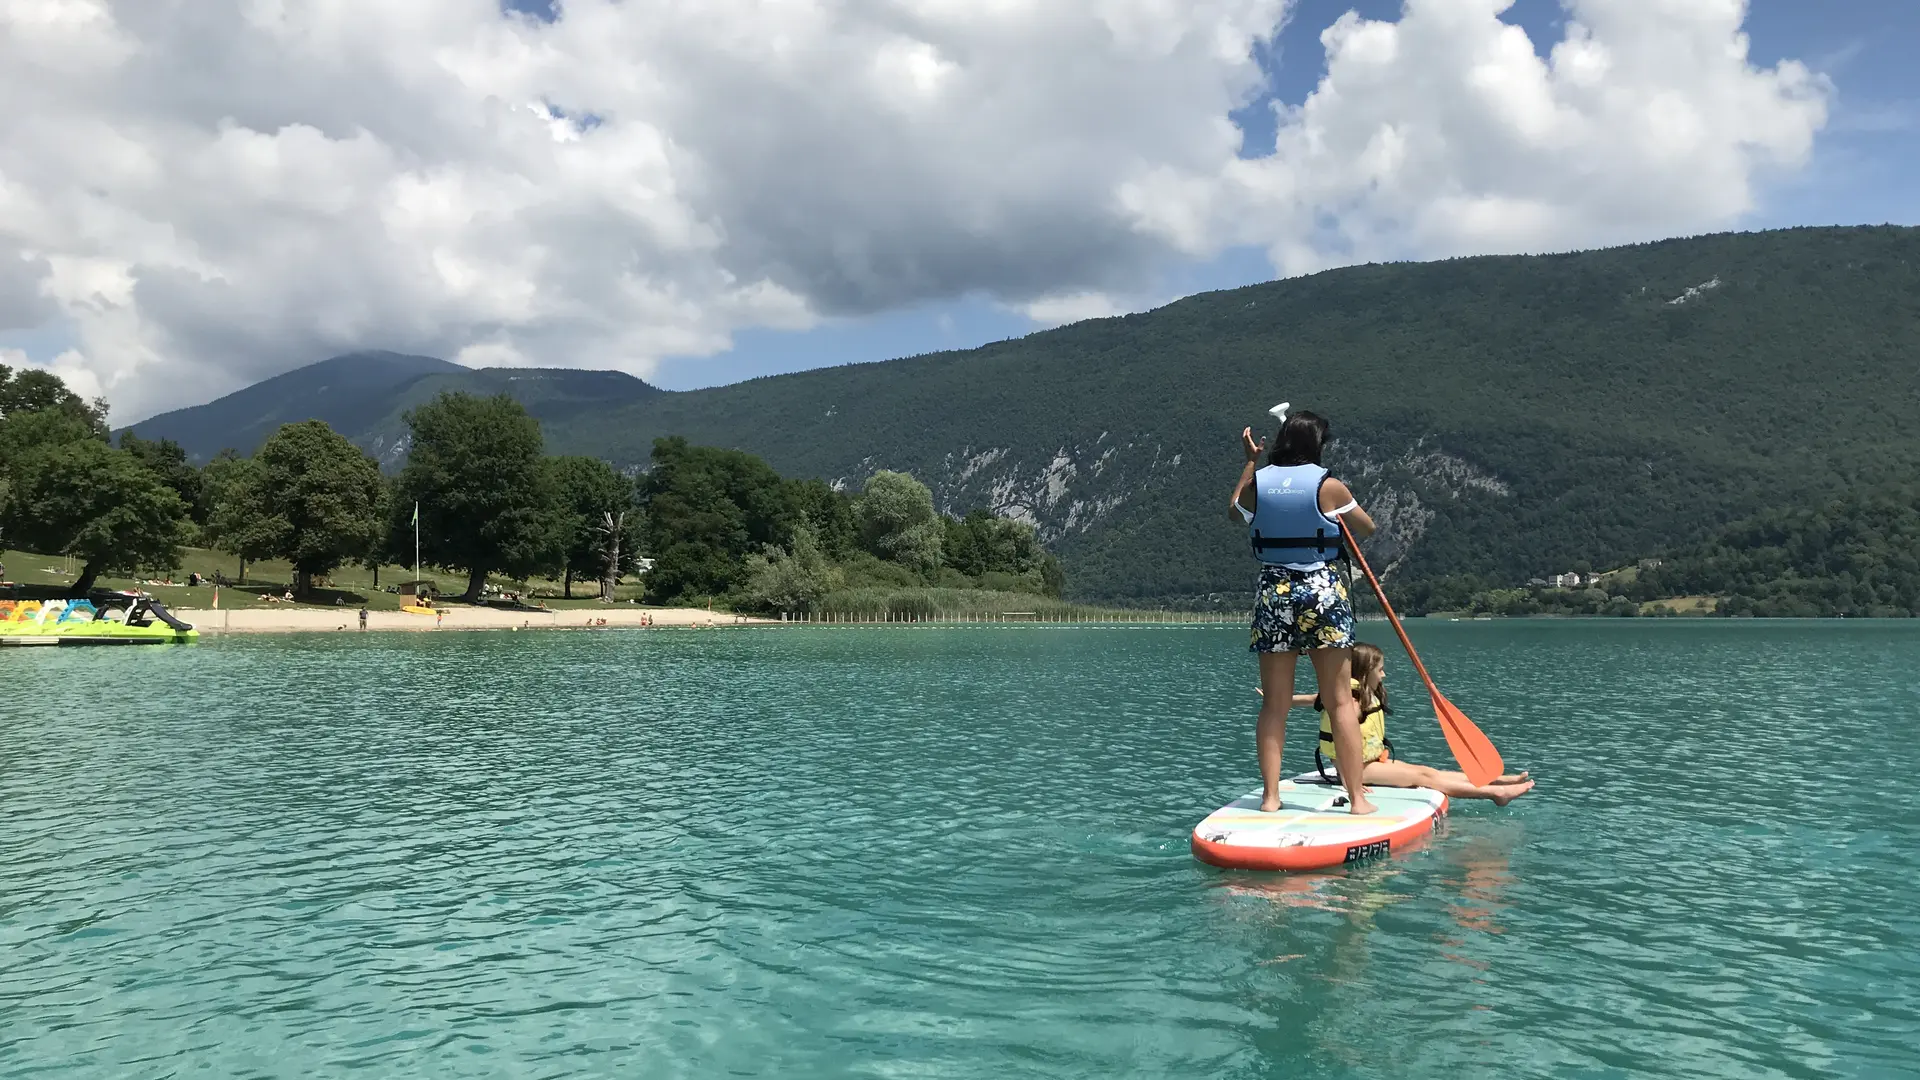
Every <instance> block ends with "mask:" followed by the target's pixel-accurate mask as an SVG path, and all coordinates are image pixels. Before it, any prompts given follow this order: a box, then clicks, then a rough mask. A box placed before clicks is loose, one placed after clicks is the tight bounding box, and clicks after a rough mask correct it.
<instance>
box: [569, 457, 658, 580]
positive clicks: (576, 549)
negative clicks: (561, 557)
mask: <svg viewBox="0 0 1920 1080" xmlns="http://www.w3.org/2000/svg"><path fill="white" fill-rule="evenodd" d="M547 470H548V474H549V475H548V479H547V483H548V484H549V485H551V486H552V488H553V489H554V491H555V492H556V494H557V496H558V498H559V502H560V509H561V513H562V515H563V516H564V524H563V525H562V529H563V531H564V532H565V536H566V539H565V544H566V564H565V566H564V568H563V572H564V575H565V581H564V583H563V585H562V589H563V591H564V592H565V594H566V596H567V598H568V599H572V598H573V579H574V578H575V577H579V578H582V579H584V580H589V581H601V580H603V579H605V578H606V577H607V576H608V565H607V561H608V554H609V553H610V552H618V559H617V560H616V562H617V565H615V566H614V567H613V576H614V577H616V578H617V577H619V576H620V575H623V574H626V573H629V572H631V571H632V570H633V567H634V561H635V559H637V558H638V557H639V539H640V537H639V534H640V515H639V514H637V513H635V512H634V510H635V506H636V504H635V501H634V486H633V482H632V481H631V480H628V479H627V478H626V477H624V476H622V475H620V473H618V472H617V471H615V470H614V468H613V466H611V465H609V464H607V463H606V462H604V461H601V460H600V459H598V458H590V457H573V456H569V457H556V458H549V459H547ZM610 521H611V522H612V523H613V525H614V526H615V527H617V529H618V534H617V535H609V531H608V530H609V524H608V523H609V522H610ZM609 598H610V597H609Z"/></svg>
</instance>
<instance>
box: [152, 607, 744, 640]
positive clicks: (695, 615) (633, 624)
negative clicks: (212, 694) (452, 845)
mask: <svg viewBox="0 0 1920 1080" xmlns="http://www.w3.org/2000/svg"><path fill="white" fill-rule="evenodd" d="M174 615H175V616H177V617H178V618H180V619H181V620H182V621H184V622H188V623H191V624H193V627H194V629H196V630H199V631H200V632H201V633H202V634H209V635H211V634H276V633H299V632H303V631H339V630H350V631H358V629H359V626H360V609H359V608H355V607H338V608H312V607H307V608H302V607H284V608H274V607H268V608H240V609H226V608H219V609H207V608H201V609H180V608H176V609H174ZM649 622H651V625H652V626H654V627H657V628H676V627H677V628H681V629H685V628H688V627H724V626H753V625H766V624H767V623H776V624H777V623H778V622H779V620H778V619H758V618H753V617H750V616H746V615H734V614H732V613H730V612H724V611H708V610H706V609H705V608H635V607H619V606H612V607H608V608H606V609H604V610H593V609H585V608H580V609H568V610H564V611H505V610H502V609H499V608H474V607H461V606H450V607H446V608H442V609H441V617H436V616H435V615H416V614H413V613H412V612H406V611H370V612H368V613H367V629H368V630H369V631H373V630H393V631H435V630H442V631H445V630H555V629H568V628H571V629H576V630H585V629H589V628H593V629H602V628H604V629H613V628H616V627H621V628H628V629H633V628H641V627H646V626H647V625H648V624H649Z"/></svg>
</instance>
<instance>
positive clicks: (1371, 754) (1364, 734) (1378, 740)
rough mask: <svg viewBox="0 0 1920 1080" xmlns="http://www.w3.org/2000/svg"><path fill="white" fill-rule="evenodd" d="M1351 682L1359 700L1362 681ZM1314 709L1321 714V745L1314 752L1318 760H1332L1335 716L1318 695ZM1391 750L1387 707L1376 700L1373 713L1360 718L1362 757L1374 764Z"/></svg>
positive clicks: (1314, 702)
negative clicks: (1321, 702) (1322, 703)
mask: <svg viewBox="0 0 1920 1080" xmlns="http://www.w3.org/2000/svg"><path fill="white" fill-rule="evenodd" d="M1349 681H1350V682H1352V683H1353V696H1354V697H1355V698H1358V697H1359V696H1360V680H1359V679H1352V680H1349ZM1313 708H1314V711H1316V712H1318V713H1319V714H1320V745H1319V746H1318V747H1316V748H1315V750H1314V753H1315V755H1316V760H1318V758H1319V757H1325V758H1328V759H1330V760H1331V759H1332V758H1333V757H1334V752H1333V714H1332V713H1329V712H1327V710H1326V707H1325V706H1323V705H1321V704H1320V696H1319V695H1318V694H1315V695H1314V698H1313ZM1391 749H1393V744H1392V743H1390V742H1388V741H1387V707H1386V706H1385V705H1383V704H1381V703H1380V702H1379V701H1377V700H1376V701H1375V702H1374V703H1373V711H1371V712H1369V713H1367V714H1366V715H1365V716H1362V717H1361V718H1360V756H1361V759H1362V760H1364V761H1366V762H1367V763H1368V764H1372V763H1373V762H1376V761H1379V760H1380V759H1381V758H1383V757H1385V756H1386V753H1387V751H1388V750H1391Z"/></svg>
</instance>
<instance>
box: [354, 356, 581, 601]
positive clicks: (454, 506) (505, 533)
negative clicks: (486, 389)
mask: <svg viewBox="0 0 1920 1080" xmlns="http://www.w3.org/2000/svg"><path fill="white" fill-rule="evenodd" d="M406 421H407V424H408V426H409V427H410V428H411V429H412V431H413V442H412V446H411V449H410V450H409V451H408V456H407V464H406V467H405V468H403V469H402V470H401V472H400V484H399V492H398V494H399V496H400V498H399V499H398V500H397V502H396V504H395V506H394V507H393V515H394V516H393V524H394V527H393V529H392V532H391V535H392V537H393V546H406V547H409V548H410V547H411V543H410V541H411V540H412V537H413V529H412V525H411V515H412V513H413V507H414V505H415V503H416V502H417V503H418V505H419V507H420V552H421V557H422V559H423V560H424V561H426V562H428V563H431V564H432V565H434V566H439V567H445V568H447V569H449V570H464V571H465V572H466V574H467V591H466V594H465V599H466V600H467V601H468V602H469V603H473V602H477V601H478V600H479V599H480V594H481V590H482V588H483V587H484V586H485V585H486V581H487V575H488V574H489V573H493V572H495V571H499V572H502V573H505V574H507V575H509V576H511V577H514V578H526V577H529V576H531V575H533V574H537V573H541V572H543V571H548V570H558V569H559V568H560V565H561V563H562V562H563V561H564V560H565V557H566V550H565V542H566V532H565V519H564V516H563V514H562V510H561V507H560V504H559V500H558V498H557V497H556V492H554V490H553V489H552V487H551V486H550V485H549V484H548V483H547V470H546V468H545V466H544V465H543V463H542V458H541V450H542V439H541V435H540V423H539V421H537V420H535V419H534V418H533V417H531V416H529V415H527V411H526V408H525V407H524V406H522V405H521V404H520V403H519V402H517V401H515V400H513V399H512V398H511V397H508V396H507V395H505V394H497V395H495V396H493V397H488V398H480V397H475V396H473V395H471V394H465V393H442V394H441V395H440V396H438V397H436V398H435V399H434V400H433V401H431V402H429V403H427V404H425V405H422V406H420V407H419V408H417V409H413V410H411V411H409V412H408V413H407V414H406ZM411 555H412V552H411V551H410V550H409V551H408V552H407V555H406V560H405V561H411Z"/></svg>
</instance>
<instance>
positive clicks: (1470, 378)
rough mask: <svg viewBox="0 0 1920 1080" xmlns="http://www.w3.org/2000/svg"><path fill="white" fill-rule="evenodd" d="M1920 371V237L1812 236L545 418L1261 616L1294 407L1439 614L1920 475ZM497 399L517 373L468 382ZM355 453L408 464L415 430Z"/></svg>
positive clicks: (1884, 233) (1438, 283)
mask: <svg viewBox="0 0 1920 1080" xmlns="http://www.w3.org/2000/svg"><path fill="white" fill-rule="evenodd" d="M1916 359H1920V230H1915V229H1904V228H1856V229H1796V230H1788V231H1777V232H1766V233H1754V234H1730V235H1718V236H1710V237H1702V238H1697V239H1687V240H1674V241H1668V242H1663V243H1657V244H1646V245H1640V246H1635V247H1628V248H1619V249H1612V250H1606V251H1596V252H1587V253H1580V254H1572V255H1556V256H1544V257H1526V258H1519V257H1512V258H1504V257H1503V258H1475V259H1458V260H1452V261H1447V262H1438V263H1425V264H1401V265H1387V266H1377V265H1376V266H1361V267H1353V268H1348V269H1341V270H1334V271H1329V272H1326V273H1322V274H1317V275H1314V276H1312V277H1307V278H1301V279H1292V280H1286V281H1277V282H1270V283H1266V284H1261V285H1254V286H1249V287H1247V288H1242V289H1234V290H1228V291H1222V292H1214V293H1206V294H1202V295H1198V296H1193V297H1189V298H1187V299H1184V300H1181V301H1178V302H1176V303H1173V304H1170V305H1168V306H1166V307H1164V308H1160V309H1158V310H1156V311H1152V312H1148V313H1144V314H1138V315H1129V316H1125V317H1120V318H1113V319H1100V320H1093V321H1089V322H1083V323H1078V324H1075V325H1072V326H1067V327H1063V328H1060V329H1057V330H1052V331H1048V332H1045V333H1038V334H1034V335H1031V336H1029V337H1026V338H1023V339H1021V340H1018V341H1010V342H1002V343H998V344H994V345H989V346H986V347H984V348H979V349H972V350H967V351H964V352H950V353H939V354H934V355H928V356H921V357H914V358H911V359H903V360H894V361H889V362H885V363H877V364H860V365H851V366H845V367H836V368H826V369H821V370H816V371H808V372H802V373H798V374H793V375H782V376H775V377H769V378H762V379H755V380H752V381H750V382H746V383H740V384H737V385H733V386H727V387H721V388H717V389H711V390H700V391H691V392H686V393H660V392H647V393H642V394H636V395H635V396H633V397H631V398H629V399H625V400H624V401H622V400H618V399H614V398H611V397H609V398H608V399H607V400H606V401H605V404H601V403H598V402H589V401H581V400H578V399H577V398H568V399H567V400H568V401H569V402H570V403H571V405H572V407H571V408H569V409H560V408H555V407H553V403H552V402H549V404H548V405H545V406H542V407H543V408H547V409H549V411H548V412H547V413H546V414H545V415H544V416H543V422H544V423H545V426H546V430H547V433H548V444H549V449H550V450H552V451H554V452H568V453H587V454H594V455H598V456H601V457H604V458H607V459H609V460H611V461H613V462H614V463H615V464H618V465H622V466H640V465H644V464H645V462H646V459H647V455H648V452H649V449H650V446H651V443H652V440H653V439H654V438H655V437H656V436H659V435H667V434H680V435H685V436H686V437H688V438H689V439H691V440H693V441H695V442H701V443H709V444H715V445H721V446H733V447H739V448H741V449H746V450H750V451H753V452H755V453H759V454H762V455H764V456H765V457H766V458H767V459H768V460H769V461H770V462H771V463H772V464H773V465H774V466H775V467H776V468H778V469H779V470H780V471H782V472H783V473H787V474H789V475H803V476H804V475H815V476H821V477H825V478H827V479H829V480H833V481H836V482H843V483H848V484H854V483H858V482H859V481H860V479H861V478H863V477H864V476H866V475H867V474H868V473H869V472H871V471H872V470H873V469H877V468H893V469H905V470H908V471H911V472H913V473H914V474H916V475H918V476H920V477H921V478H923V479H924V480H926V481H927V482H928V483H929V484H930V485H931V486H932V487H933V488H934V492H935V495H936V498H938V499H939V500H941V501H942V503H943V504H944V505H945V506H947V507H948V508H949V509H951V510H954V511H963V510H965V509H967V508H969V507H972V506H975V505H986V506H990V507H992V508H994V509H995V510H997V511H999V512H1001V513H1005V514H1010V515H1013V516H1018V517H1023V518H1027V519H1029V520H1032V521H1034V522H1036V523H1037V524H1038V525H1039V526H1040V528H1041V530H1042V535H1043V537H1044V538H1045V539H1046V540H1047V541H1048V542H1049V543H1050V544H1051V545H1052V546H1053V548H1054V549H1055V550H1056V551H1057V552H1058V553H1059V554H1060V555H1061V556H1062V558H1063V560H1064V561H1065V563H1066V567H1067V571H1068V582H1069V591H1070V593H1072V594H1073V595H1075V596H1076V597H1080V598H1088V599H1101V600H1109V601H1113V600H1120V601H1131V602H1136V603H1149V602H1177V603H1188V604H1191V603H1196V602H1209V601H1212V602H1219V603H1225V604H1230V605H1233V606H1236V607H1237V606H1242V605H1244V604H1245V602H1246V596H1247V593H1248V590H1249V588H1250V586H1251V580H1252V563H1251V560H1250V558H1249V556H1248V554H1247V551H1246V547H1245V544H1244V534H1243V532H1242V530H1241V529H1239V528H1237V527H1236V526H1234V525H1232V524H1230V523H1229V522H1228V521H1227V518H1226V514H1227V509H1226V506H1227V495H1228V491H1229V488H1230V487H1231V484H1232V482H1233V480H1234V478H1235V476H1236V475H1237V474H1238V472H1239V467H1240V463H1241V460H1242V459H1241V457H1240V454H1239V451H1238V449H1237V446H1236V439H1237V436H1238V434H1239V431H1240V429H1241V428H1242V427H1243V426H1246V425H1249V424H1251V425H1253V426H1254V428H1255V429H1256V431H1258V432H1260V433H1262V434H1265V433H1267V429H1268V427H1269V421H1268V418H1267V417H1266V409H1267V407H1268V406H1270V405H1272V404H1274V403H1275V402H1277V401H1282V400H1286V401H1291V402H1293V404H1294V407H1295V408H1296V409H1299V408H1311V409H1314V410H1315V411H1318V412H1321V413H1323V414H1325V415H1327V416H1328V417H1330V418H1331V420H1332V423H1333V428H1334V433H1335V436H1336V439H1337V442H1336V444H1335V446H1334V447H1333V449H1332V452H1331V454H1330V458H1329V462H1328V464H1329V465H1330V466H1332V467H1333V468H1334V469H1335V471H1336V472H1337V473H1339V474H1340V475H1342V476H1344V477H1346V478H1347V479H1348V480H1349V482H1350V483H1352V485H1353V487H1354V488H1355V490H1356V492H1357V493H1358V494H1359V497H1360V498H1361V500H1362V501H1363V502H1364V503H1365V504H1366V505H1367V506H1368V507H1369V508H1370V509H1371V510H1372V511H1373V512H1374V515H1375V517H1376V518H1377V519H1378V520H1379V521H1380V522H1381V523H1382V525H1383V533H1382V535H1381V536H1379V537H1378V538H1376V539H1375V540H1374V541H1372V542H1371V544H1370V545H1369V556H1370V558H1371V559H1372V561H1373V562H1374V563H1375V566H1376V568H1391V571H1392V574H1391V576H1392V579H1393V580H1394V581H1395V582H1397V583H1398V584H1397V591H1398V592H1399V593H1400V595H1401V597H1403V598H1404V599H1403V600H1402V602H1403V603H1406V604H1407V606H1409V607H1412V608H1414V609H1415V610H1417V609H1418V606H1419V603H1420V600H1421V597H1422V596H1423V595H1424V590H1425V589H1426V588H1427V587H1429V586H1430V585H1431V584H1432V583H1434V582H1436V581H1437V580H1439V579H1440V578H1443V577H1445V576H1447V575H1451V574H1472V575H1477V576H1479V577H1481V578H1483V579H1485V580H1488V581H1508V582H1514V583H1518V582H1524V581H1525V580H1526V579H1527V578H1529V577H1534V576H1540V575H1543V574H1546V573H1550V572H1553V571H1556V570H1563V569H1566V568H1568V567H1569V566H1570V565H1571V564H1572V563H1573V562H1575V561H1576V560H1585V561H1587V562H1590V563H1592V564H1593V565H1595V566H1602V567H1604V566H1617V565H1625V564H1627V563H1630V562H1632V561H1634V560H1636V559H1639V558H1641V557H1644V556H1649V555H1655V554H1659V553H1661V552H1664V551H1667V550H1669V549H1672V548H1675V547H1677V546H1679V545H1685V544H1689V543H1698V542H1702V541H1704V540H1705V539H1707V538H1708V537H1710V536H1712V535H1715V534H1716V532H1717V530H1719V529H1721V528H1722V527H1724V526H1725V525H1727V524H1728V523H1729V522H1732V521H1734V520H1736V519H1743V518H1747V517H1750V516H1752V515H1754V514H1756V513H1758V512H1760V511H1762V510H1764V509H1767V508H1769V507H1773V506H1779V505H1791V504H1794V503H1796V502H1799V501H1802V500H1806V499H1811V498H1822V499H1824V498H1825V493H1826V492H1828V491H1831V490H1840V489H1853V488H1871V487H1872V486H1874V485H1878V484H1884V483H1890V482H1892V483H1908V482H1911V481H1912V480H1914V479H1915V478H1916V475H1920V440H1915V439H1913V438H1912V437H1911V436H1910V435H1909V434H1907V433H1906V430H1905V425H1906V424H1907V422H1908V418H1909V417H1911V416H1912V415H1914V413H1915V407H1916V405H1920V364H1917V363H1916ZM476 376H484V377H485V378H491V379H503V378H504V379H509V380H511V379H512V378H514V377H515V373H511V372H484V373H482V372H473V373H466V374H465V375H462V376H459V377H458V378H454V379H451V380H449V382H448V383H447V385H455V384H459V383H460V381H461V380H462V379H467V378H472V377H476ZM436 378H438V376H436ZM496 385H497V384H496ZM504 385H505V386H506V388H507V389H508V390H509V392H512V393H515V394H516V396H523V395H524V396H523V400H525V399H530V398H532V397H537V396H538V395H539V394H541V393H543V392H545V390H546V388H545V387H544V386H543V385H542V384H541V383H540V382H538V381H534V382H531V383H514V382H511V381H509V382H507V383H505V384H504ZM642 385H644V384H642ZM412 390H417V391H419V392H420V393H423V394H424V393H426V392H427V391H428V390H429V383H428V381H426V380H423V381H422V382H421V384H419V385H418V386H416V387H414V388H412ZM412 390H410V391H409V392H410V393H411V392H412ZM648 390H649V391H651V388H648ZM379 396H380V397H381V399H382V403H383V406H387V405H397V404H398V400H397V399H398V398H399V397H404V396H405V395H396V394H394V393H392V392H391V391H389V392H386V393H384V394H382V395H379ZM563 397H564V395H563ZM387 415H388V417H389V419H388V420H383V421H381V422H380V423H382V424H391V422H392V421H391V417H395V416H397V415H398V410H397V409H392V410H389V412H388V414H387ZM156 419H157V418H156ZM342 430H344V431H347V432H348V433H349V434H350V435H353V436H354V437H356V438H357V439H359V440H361V441H362V445H369V446H373V445H375V443H374V440H375V439H376V438H377V439H385V440H387V441H386V442H384V443H381V444H380V445H381V446H384V447H386V448H388V449H389V450H390V449H391V445H392V444H391V440H392V437H393V435H394V434H395V432H396V429H394V428H392V427H391V426H389V427H385V428H381V427H380V425H379V424H374V425H363V426H361V427H358V428H356V427H352V426H343V427H342ZM146 433H147V432H146V431H144V430H143V431H142V434H146ZM176 437H178V436H176Z"/></svg>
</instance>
